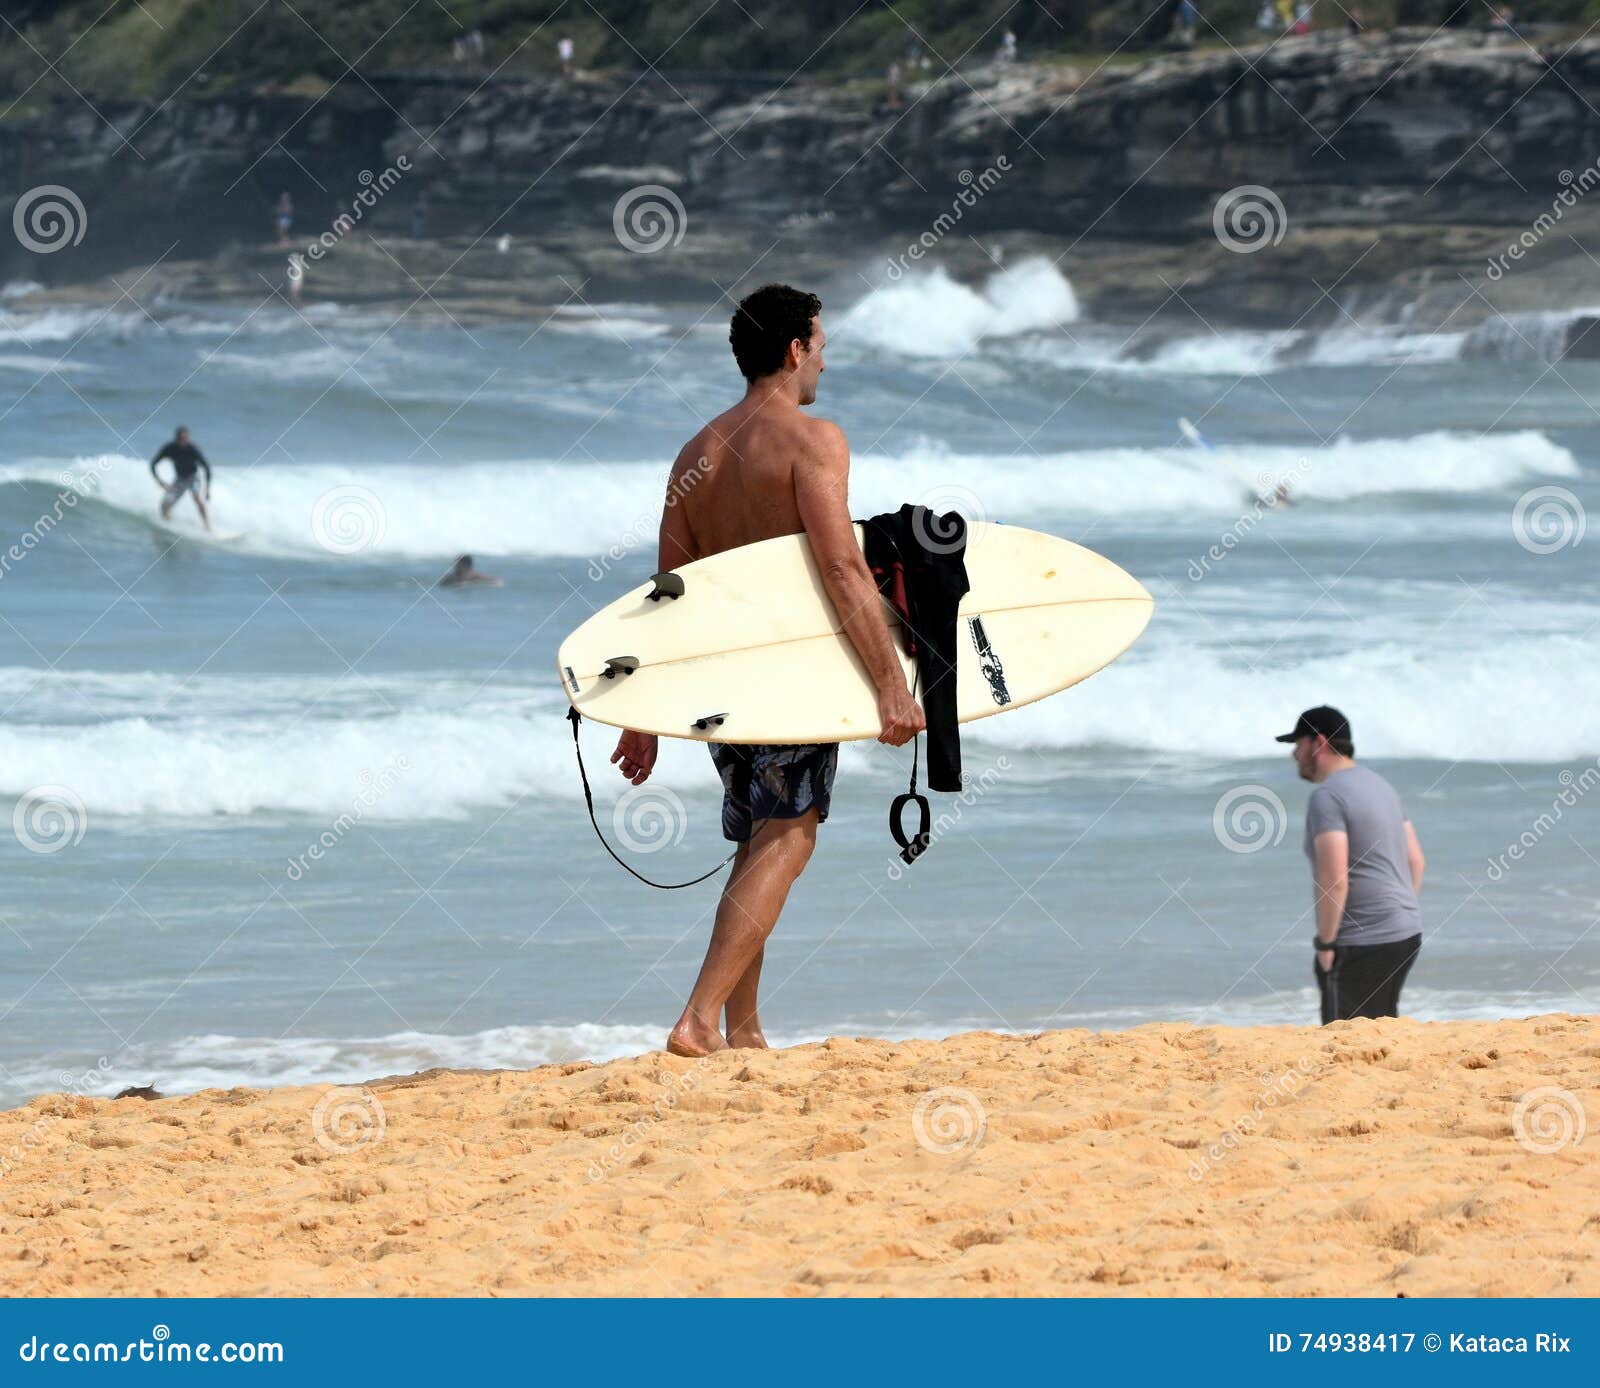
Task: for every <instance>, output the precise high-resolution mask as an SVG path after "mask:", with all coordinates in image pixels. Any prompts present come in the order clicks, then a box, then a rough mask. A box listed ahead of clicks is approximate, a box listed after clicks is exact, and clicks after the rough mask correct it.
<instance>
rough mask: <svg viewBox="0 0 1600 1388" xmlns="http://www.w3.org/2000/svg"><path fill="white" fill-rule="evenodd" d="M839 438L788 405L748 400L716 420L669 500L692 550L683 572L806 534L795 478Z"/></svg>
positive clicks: (680, 471)
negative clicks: (728, 552) (698, 562)
mask: <svg viewBox="0 0 1600 1388" xmlns="http://www.w3.org/2000/svg"><path fill="white" fill-rule="evenodd" d="M838 433H839V430H838V426H837V425H833V424H830V423H829V422H828V421H826V420H820V419H812V418H811V417H810V416H808V415H805V414H802V413H801V412H800V411H799V410H798V409H796V408H795V407H794V406H793V405H792V404H791V403H789V402H788V401H787V400H783V399H781V398H778V399H774V398H772V397H768V398H767V399H766V400H760V401H751V400H742V401H740V402H739V404H737V405H735V406H734V407H733V408H732V409H731V410H728V411H726V412H724V413H723V414H720V415H718V416H717V417H716V418H715V419H713V420H712V421H711V422H710V423H709V424H707V425H706V427H705V428H704V429H702V430H701V431H700V432H699V433H698V434H696V435H695V436H694V437H693V438H692V439H690V440H689V442H688V443H686V444H685V445H684V446H683V451H682V452H681V453H680V454H679V455H678V459H677V461H676V462H675V463H674V464H673V467H672V481H671V483H670V485H669V489H668V490H669V495H672V496H674V497H677V498H680V499H679V500H678V501H677V507H678V509H679V510H680V511H681V512H682V519H683V523H684V524H683V527H682V530H683V532H684V533H682V534H675V535H674V538H675V539H676V540H677V541H678V542H679V543H680V544H684V545H686V547H687V549H686V552H685V554H684V555H683V557H682V558H681V559H679V560H677V564H682V563H687V562H688V561H689V560H691V559H704V558H706V556H708V555H712V554H720V553H722V551H723V550H725V549H736V548H738V546H740V545H749V544H754V543H755V542H756V541H757V540H770V539H773V538H775V537H776V536H779V535H798V534H800V533H801V532H802V531H803V530H804V529H805V523H804V521H802V520H801V518H800V506H799V503H798V502H797V501H796V499H795V470H796V468H798V467H802V466H804V465H805V463H806V461H807V460H808V458H814V457H815V455H816V454H817V452H818V451H819V449H821V448H822V447H825V446H826V444H827V442H828V441H829V439H830V436H831V435H837V434H838ZM674 567H676V564H675V565H674Z"/></svg>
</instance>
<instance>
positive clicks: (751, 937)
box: [611, 284, 923, 1056]
mask: <svg viewBox="0 0 1600 1388" xmlns="http://www.w3.org/2000/svg"><path fill="white" fill-rule="evenodd" d="M821 309H822V304H821V301H820V300H818V298H817V297H816V295H814V294H805V293H802V292H800V291H799V290H797V289H791V288H789V286H787V285H782V284H769V285H766V286H764V287H763V288H761V289H758V290H756V292H755V293H753V294H751V295H750V296H749V297H747V298H746V299H744V300H743V301H742V302H741V303H740V305H739V308H738V310H737V311H736V312H735V313H734V315H733V325H732V328H731V330H730V331H729V334H728V340H729V342H730V343H731V344H732V347H733V356H734V360H735V361H736V362H737V363H738V365H739V370H740V372H741V373H742V374H743V376H744V378H745V393H744V398H743V399H742V400H741V401H739V403H738V404H737V405H735V406H734V407H733V408H732V409H730V410H728V411H726V412H725V413H723V414H720V415H718V416H717V417H716V418H715V419H713V420H712V421H711V422H710V423H709V424H707V425H706V427H705V428H704V429H702V430H701V431H700V432H699V433H698V434H696V435H695V436H694V437H693V438H692V439H690V440H689V442H688V443H686V444H684V446H683V448H682V450H681V451H680V452H679V454H678V458H677V461H676V462H675V463H673V465H672V476H671V479H670V481H669V482H668V486H667V497H668V504H667V505H666V507H665V509H664V510H663V512H662V516H661V546H660V558H659V564H658V567H659V568H661V569H662V570H667V569H676V568H678V567H680V566H681V565H683V564H687V563H689V562H690V561H691V560H694V559H704V558H705V557H706V556H707V555H711V554H719V553H721V552H722V551H723V550H725V549H734V548H736V547H737V546H739V545H748V544H754V543H755V542H756V541H757V540H770V539H773V538H774V537H776V536H779V535H798V534H804V535H805V536H806V538H807V539H808V540H810V542H811V551H812V553H813V554H814V555H815V556H816V561H817V568H818V569H819V570H820V571H821V575H822V581H823V584H824V586H825V587H826V589H827V592H828V596H829V598H831V599H832V601H833V605H834V608H835V610H836V611H837V612H838V614H839V616H840V618H841V620H842V622H843V625H844V630H845V634H846V635H847V636H848V637H849V638H850V643H851V644H852V645H853V646H854V647H855V648H856V652H857V653H858V654H859V655H860V657H861V663H862V664H863V666H865V668H866V671H867V675H868V676H869V678H870V679H871V680H872V683H873V686H874V688H875V689H876V690H877V695H878V716H879V721H880V723H881V725H882V728H883V731H882V732H881V733H879V735H878V740H879V741H880V742H886V743H888V744H889V745H890V746H891V747H899V746H902V745H904V744H905V743H907V742H909V741H910V740H911V739H912V737H914V736H915V735H916V734H917V733H918V732H920V731H922V728H923V718H922V709H921V708H920V706H919V705H918V704H917V702H916V700H915V699H913V698H912V696H911V691H910V690H909V689H908V688H907V687H906V681H905V676H904V675H903V674H902V672H901V669H900V662H899V659H898V658H897V656H896V654H895V649H894V644H893V637H892V636H891V635H890V633H889V627H888V623H887V622H886V621H885V620H884V616H883V606H882V602H881V600H880V599H879V597H878V590H877V586H876V585H875V584H874V582H873V580H872V574H871V572H870V571H869V570H868V568H867V563H866V560H865V559H864V558H863V557H862V554H861V548H860V546H859V545H858V544H857V543H856V539H855V532H854V531H853V529H852V528H851V520H850V506H849V503H848V501H847V500H846V490H847V485H848V482H849V474H850V448H849V445H848V444H847V443H846V441H845V436H844V431H843V430H842V429H840V428H839V426H838V425H837V424H835V423H833V422H832V421H831V420H826V419H814V418H812V417H811V416H810V415H807V414H805V413H803V411H802V409H801V407H802V406H804V405H810V404H812V403H813V402H815V400H816V398H817V378H818V377H819V376H821V375H822V370H823V366H822V352H823V348H824V347H825V346H826V345H827V336H826V334H825V333H824V332H823V329H822V323H821V320H820V318H819V316H818V315H819V314H820V312H821ZM838 754H839V749H838V746H837V744H833V743H828V744H823V745H817V746H766V747H740V746H734V745H731V744H713V745H712V747H711V757H712V760H713V761H714V762H715V763H716V767H717V771H718V773H719V774H720V775H721V777H722V782H723V786H724V789H725V794H724V797H723V803H722V832H723V835H724V836H725V837H726V838H728V839H731V840H732V841H734V842H735V843H738V844H739V845H740V848H739V850H738V853H737V854H736V855H735V857H734V860H733V871H732V873H731V874H730V875H729V877H728V881H727V884H726V885H725V886H724V887H723V890H722V900H721V902H720V903H719V904H718V906H717V915H716V922H715V924H714V925H713V927H712V931H711V943H710V945H709V946H708V947H707V949H706V957H705V962H704V963H703V964H702V965H701V966H700V976H699V978H697V979H696V980H695V985H694V991H693V992H692V993H691V994H690V995H689V1002H688V1005H687V1006H686V1007H685V1008H684V1010H683V1016H681V1017H680V1018H679V1019H678V1024H677V1025H676V1026H675V1027H673V1029H672V1033H671V1035H670V1036H668V1038H667V1049H668V1050H669V1051H671V1052H673V1053H674V1054H676V1055H690V1056H701V1055H707V1054H709V1053H710V1052H712V1051H720V1050H723V1049H725V1048H726V1047H728V1046H765V1045H766V1040H765V1038H764V1037H763V1036H762V1034H761V1022H760V1019H759V1017H758V1016H757V1013H756V993H757V989H758V988H759V986H760V982H761V961H762V955H763V953H764V950H765V946H766V941H767V936H768V935H770V934H771V933H772V928H773V926H775V925H776V924H777V922H778V913H779V912H780V911H782V910H783V903H784V901H785V900H786V899H787V897H788V895H789V888H790V887H791V886H793V885H794V882H795V879H796V878H798V877H799V876H800V873H801V872H802V871H803V870H804V868H805V865H806V863H807V861H808V860H809V859H810V857H811V850H812V849H813V848H814V847H815V845H816V840H817V826H818V825H819V824H820V823H822V821H823V820H824V819H826V818H827V817H828V804H829V800H830V797H831V794H832V789H833V773H834V769H835V767H836V765H837V762H838ZM611 760H612V761H613V762H616V763H619V764H620V766H621V769H622V774H623V775H624V776H625V777H627V778H628V780H630V781H631V782H632V783H633V784H634V785H639V784H640V783H641V782H643V781H644V780H645V779H646V778H647V777H648V776H649V775H650V772H651V769H652V768H653V767H654V766H655V761H656V739H655V737H654V736H653V735H651V734H647V733H637V732H625V733H623V735H622V738H621V740H620V741H619V742H618V743H617V750H616V751H615V752H614V753H613V754H612V757H611ZM724 1016H725V1017H726V1028H725V1029H724V1025H723V1019H724Z"/></svg>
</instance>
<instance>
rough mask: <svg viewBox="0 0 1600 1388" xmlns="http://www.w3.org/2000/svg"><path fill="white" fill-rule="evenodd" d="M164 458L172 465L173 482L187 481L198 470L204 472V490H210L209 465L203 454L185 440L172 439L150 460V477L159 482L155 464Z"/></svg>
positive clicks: (159, 476)
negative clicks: (202, 469)
mask: <svg viewBox="0 0 1600 1388" xmlns="http://www.w3.org/2000/svg"><path fill="white" fill-rule="evenodd" d="M163 458H165V459H166V460H167V461H168V462H169V463H171V464H172V471H173V480H174V481H176V482H183V481H187V480H188V479H189V478H192V477H193V476H194V475H195V473H196V472H197V471H198V470H199V469H200V468H204V469H205V470H206V490H207V491H210V490H211V464H210V463H208V462H207V461H206V458H205V454H203V453H202V452H201V451H200V450H199V449H198V448H196V447H195V446H194V445H193V444H192V443H190V442H189V441H188V440H187V439H184V440H183V441H181V442H180V441H179V440H177V439H173V440H172V441H171V442H170V443H167V444H165V445H163V447H162V449H161V451H160V452H159V453H157V454H156V456H155V457H153V458H152V459H151V460H150V475H151V476H152V477H154V478H155V479H156V481H157V482H160V481H161V474H160V473H159V472H157V471H156V464H157V463H159V462H160V461H161V460H162V459H163Z"/></svg>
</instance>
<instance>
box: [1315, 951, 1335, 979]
mask: <svg viewBox="0 0 1600 1388" xmlns="http://www.w3.org/2000/svg"><path fill="white" fill-rule="evenodd" d="M1317 967H1318V968H1319V969H1321V970H1322V972H1323V973H1328V972H1330V971H1331V970H1332V968H1333V951H1332V950H1331V949H1319V950H1318V951H1317Z"/></svg>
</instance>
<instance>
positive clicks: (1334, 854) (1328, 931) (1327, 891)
mask: <svg viewBox="0 0 1600 1388" xmlns="http://www.w3.org/2000/svg"><path fill="white" fill-rule="evenodd" d="M1312 848H1313V851H1314V852H1315V854H1316V866H1315V869H1314V871H1313V877H1314V878H1315V881H1316V890H1317V938H1318V939H1320V940H1324V941H1326V942H1327V943H1328V944H1329V945H1332V944H1333V943H1334V941H1335V940H1337V939H1338V938H1339V922H1340V921H1341V920H1343V919H1344V905H1345V902H1346V901H1348V900H1349V898H1350V835H1349V834H1347V833H1345V832H1344V830H1342V829H1328V830H1325V831H1324V832H1323V833H1320V834H1318V835H1317V837H1316V839H1315V840H1314V841H1313V844H1312Z"/></svg>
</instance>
